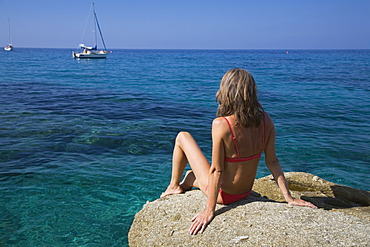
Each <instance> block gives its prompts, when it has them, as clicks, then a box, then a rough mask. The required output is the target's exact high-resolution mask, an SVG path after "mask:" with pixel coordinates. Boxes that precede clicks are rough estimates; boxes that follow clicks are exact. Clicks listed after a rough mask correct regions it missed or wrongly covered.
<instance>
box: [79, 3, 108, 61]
mask: <svg viewBox="0 0 370 247" xmlns="http://www.w3.org/2000/svg"><path fill="white" fill-rule="evenodd" d="M92 7H93V14H94V34H95V35H94V38H95V45H94V46H85V45H84V44H80V45H79V46H80V48H81V49H82V50H83V51H82V52H74V51H72V57H73V58H92V59H96V58H106V57H107V55H108V51H107V47H106V46H105V42H104V38H103V34H102V32H101V29H100V25H99V21H98V17H97V15H96V13H95V5H94V3H92ZM97 30H99V34H100V38H101V40H102V43H103V46H104V50H98V38H97V35H96V31H97Z"/></svg>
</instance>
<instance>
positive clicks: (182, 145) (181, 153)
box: [161, 132, 210, 197]
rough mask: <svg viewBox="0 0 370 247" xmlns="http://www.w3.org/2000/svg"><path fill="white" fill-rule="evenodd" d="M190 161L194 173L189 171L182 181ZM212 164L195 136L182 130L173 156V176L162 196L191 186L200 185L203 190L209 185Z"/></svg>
mask: <svg viewBox="0 0 370 247" xmlns="http://www.w3.org/2000/svg"><path fill="white" fill-rule="evenodd" d="M187 163H189V164H190V167H191V168H192V173H193V174H192V173H191V172H189V173H187V175H186V176H185V178H184V180H183V182H182V183H181V184H182V186H183V187H184V188H182V187H181V186H180V179H181V176H182V174H183V172H184V170H185V167H186V164H187ZM209 168H210V164H209V162H208V160H207V159H206V157H205V156H204V154H203V153H202V151H201V150H200V148H199V146H198V144H197V143H196V141H195V140H194V138H193V137H192V136H191V134H189V133H188V132H180V133H179V134H178V135H177V137H176V142H175V147H174V150H173V157H172V176H171V182H170V185H169V186H168V187H167V190H166V191H165V192H163V193H162V195H161V197H164V196H167V195H171V194H179V193H182V192H183V191H184V189H185V190H186V189H189V187H190V186H191V187H193V186H195V187H198V188H200V189H201V190H202V191H203V192H204V191H205V188H206V186H207V185H208V174H209Z"/></svg>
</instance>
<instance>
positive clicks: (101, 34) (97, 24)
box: [93, 3, 107, 50]
mask: <svg viewBox="0 0 370 247" xmlns="http://www.w3.org/2000/svg"><path fill="white" fill-rule="evenodd" d="M93 6H94V3H93ZM93 9H94V17H95V18H94V19H95V42H96V43H95V44H97V41H96V40H97V37H96V26H97V27H98V29H99V33H100V37H101V41H102V43H103V46H104V49H105V50H106V49H107V47H106V46H105V42H104V38H103V33H102V32H101V29H100V25H99V21H98V17H97V15H96V13H95V6H94V7H93Z"/></svg>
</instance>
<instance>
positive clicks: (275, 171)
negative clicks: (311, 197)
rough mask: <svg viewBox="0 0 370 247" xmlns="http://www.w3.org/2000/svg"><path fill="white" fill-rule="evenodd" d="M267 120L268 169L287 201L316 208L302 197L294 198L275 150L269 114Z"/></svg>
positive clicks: (274, 137) (266, 149) (266, 147)
mask: <svg viewBox="0 0 370 247" xmlns="http://www.w3.org/2000/svg"><path fill="white" fill-rule="evenodd" d="M266 120H267V121H268V122H269V123H268V124H266V127H267V128H266V130H267V133H268V134H267V142H266V146H265V159H266V165H267V167H268V169H269V170H270V172H271V174H272V176H273V177H274V179H275V181H276V183H277V185H278V186H279V188H280V190H281V192H282V194H283V196H284V199H285V201H286V202H288V203H289V204H291V205H294V206H305V207H311V208H316V206H315V205H313V204H312V203H310V202H306V201H304V200H301V199H294V198H293V197H292V195H291V194H290V191H289V187H288V183H287V180H286V178H285V176H284V172H283V170H282V169H281V166H280V162H279V160H278V158H277V156H276V150H275V139H276V134H275V127H274V123H273V122H272V119H271V118H270V117H269V116H268V117H266Z"/></svg>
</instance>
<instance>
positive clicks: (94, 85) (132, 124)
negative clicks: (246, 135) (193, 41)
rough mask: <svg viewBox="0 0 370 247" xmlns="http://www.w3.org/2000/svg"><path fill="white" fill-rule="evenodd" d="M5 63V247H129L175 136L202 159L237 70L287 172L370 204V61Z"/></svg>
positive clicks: (297, 56) (178, 54) (138, 56)
mask: <svg viewBox="0 0 370 247" xmlns="http://www.w3.org/2000/svg"><path fill="white" fill-rule="evenodd" d="M0 57H1V59H0V75H1V77H0V78H1V79H0V89H1V91H0V92H1V97H0V123H1V124H0V188H1V190H0V245H1V246H125V245H127V233H128V230H129V227H130V224H131V222H132V220H133V217H134V215H135V213H136V212H138V211H139V210H140V209H141V207H142V205H143V204H144V203H145V202H146V201H147V200H155V199H156V198H158V197H159V195H160V193H161V192H162V191H163V190H164V189H165V188H166V186H167V183H168V181H169V177H170V171H171V153H172V147H173V146H172V145H173V140H174V137H175V136H176V134H177V132H178V131H180V130H186V131H189V132H191V133H192V134H193V135H194V136H195V138H196V139H197V141H198V142H199V145H200V147H201V148H202V149H203V150H204V152H205V153H206V155H207V157H210V154H211V153H210V151H211V133H210V126H211V122H212V119H213V118H214V116H215V112H216V108H217V105H216V103H215V97H214V96H215V93H216V91H217V89H218V85H219V81H220V78H221V77H222V75H223V74H224V73H225V72H226V71H227V70H228V69H230V68H233V67H241V68H246V69H248V70H249V71H250V72H251V73H252V74H253V75H254V77H255V79H256V81H257V84H258V89H259V97H260V101H261V103H262V105H263V106H264V108H265V110H266V111H267V112H269V113H270V115H271V116H272V117H273V119H274V122H275V125H276V129H277V152H278V156H279V159H280V161H281V164H282V166H283V169H284V171H302V172H309V173H313V174H316V175H318V176H320V177H322V178H324V179H327V180H329V181H332V182H335V183H339V184H343V185H348V186H352V187H355V188H358V189H363V190H370V184H369V182H368V181H369V174H370V166H369V165H370V164H369V163H370V162H369V160H370V148H369V147H370V137H369V133H370V97H369V96H370V50H292V51H289V53H288V54H286V53H285V51H280V50H114V51H113V53H112V54H110V55H109V57H108V59H106V60H80V61H79V60H73V59H72V58H71V50H68V49H15V50H14V52H0ZM268 174H269V171H268V169H267V168H266V166H265V164H264V161H263V160H261V164H260V166H259V170H258V174H257V175H258V177H262V176H265V175H268Z"/></svg>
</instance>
